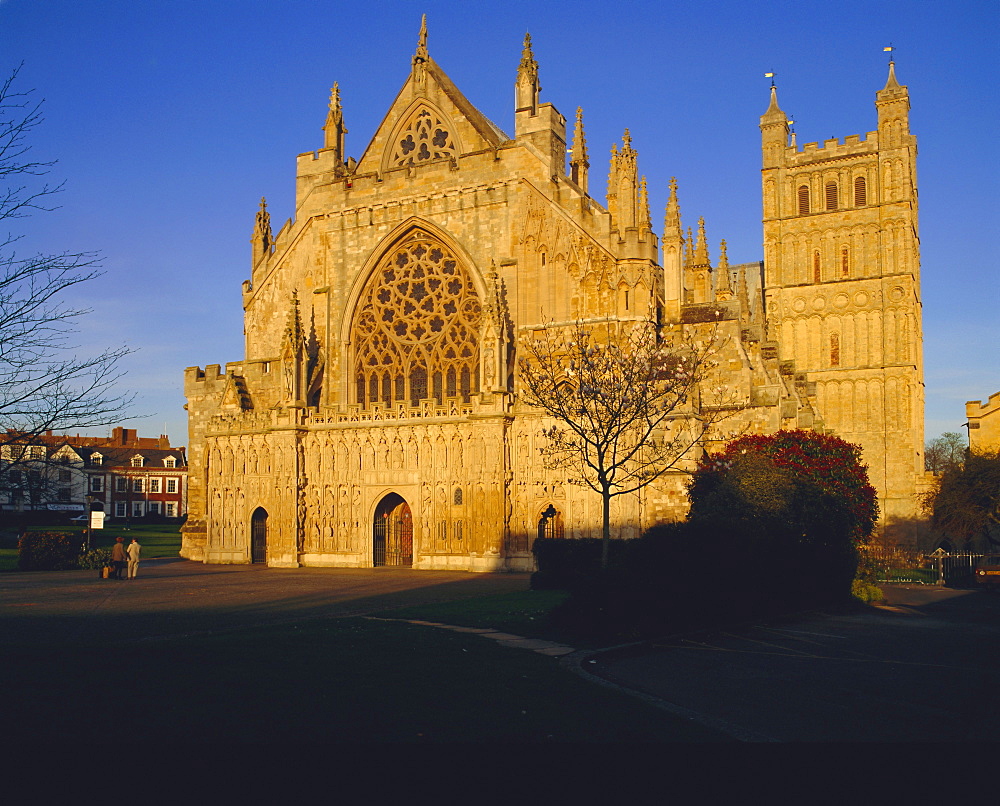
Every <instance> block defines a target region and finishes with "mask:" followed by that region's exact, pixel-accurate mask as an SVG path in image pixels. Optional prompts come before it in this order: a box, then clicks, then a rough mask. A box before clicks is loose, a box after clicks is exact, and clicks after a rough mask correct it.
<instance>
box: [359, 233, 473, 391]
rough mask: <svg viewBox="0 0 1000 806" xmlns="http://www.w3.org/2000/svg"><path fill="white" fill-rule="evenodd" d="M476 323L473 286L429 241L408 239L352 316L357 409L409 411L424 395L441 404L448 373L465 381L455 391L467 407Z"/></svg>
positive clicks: (424, 236) (390, 255)
mask: <svg viewBox="0 0 1000 806" xmlns="http://www.w3.org/2000/svg"><path fill="white" fill-rule="evenodd" d="M481 318H482V306H481V304H480V302H479V297H478V295H477V293H476V290H475V286H474V284H473V282H472V278H471V277H470V276H469V273H468V272H467V271H466V269H465V268H464V267H463V266H462V265H461V263H460V262H459V260H458V258H457V257H456V256H455V255H453V254H452V253H451V251H450V250H449V249H448V248H447V247H446V246H445V245H444V244H443V243H441V242H440V241H438V240H437V239H436V238H434V237H433V236H431V235H429V234H428V233H426V232H423V231H421V230H413V231H412V232H410V233H409V234H408V235H407V236H406V237H405V238H404V239H403V240H402V241H400V242H399V243H398V244H397V245H396V246H395V247H394V248H393V249H391V250H390V251H388V252H387V253H386V254H385V255H384V256H383V258H382V259H381V260H380V261H379V263H378V265H377V266H376V268H375V270H374V272H372V275H371V277H370V278H369V279H368V281H367V283H366V284H365V287H364V290H363V291H362V293H361V297H360V299H359V302H358V307H357V309H356V313H355V314H354V322H353V326H352V341H353V343H354V344H355V345H357V347H356V351H355V356H354V372H355V384H354V388H355V389H357V402H358V403H360V404H361V405H362V406H371V405H373V404H375V403H382V404H385V405H389V404H392V403H409V404H410V405H411V406H416V405H418V404H419V403H420V401H421V400H423V399H425V398H427V397H428V396H429V393H432V394H433V395H434V397H436V398H438V400H439V401H441V400H442V399H443V395H444V388H443V387H444V383H443V379H444V377H445V376H446V375H447V373H448V370H449V369H452V368H453V369H454V370H455V373H456V376H457V377H458V378H460V379H461V378H464V377H466V375H467V376H468V377H469V378H470V380H471V381H472V382H471V383H470V384H469V385H468V386H463V385H461V384H460V386H459V390H458V391H459V393H460V394H461V396H462V397H463V398H464V399H465V402H468V400H469V396H470V395H472V394H476V393H477V392H478V391H479V390H478V388H477V385H476V383H475V379H477V378H478V377H479V343H478V338H479V329H480V320H481ZM400 379H404V380H403V383H402V384H401V383H400ZM400 386H403V389H400ZM407 387H408V388H407ZM400 392H403V394H400ZM390 396H391V398H390Z"/></svg>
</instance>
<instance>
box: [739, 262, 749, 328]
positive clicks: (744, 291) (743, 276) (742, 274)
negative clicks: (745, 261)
mask: <svg viewBox="0 0 1000 806" xmlns="http://www.w3.org/2000/svg"><path fill="white" fill-rule="evenodd" d="M736 299H737V300H739V303H740V319H741V320H742V321H744V322H746V321H747V320H748V319H749V318H750V291H749V289H748V288H747V272H746V266H742V265H741V266H740V269H739V272H738V273H737V275H736Z"/></svg>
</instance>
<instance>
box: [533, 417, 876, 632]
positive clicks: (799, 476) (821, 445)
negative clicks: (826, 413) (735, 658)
mask: <svg viewBox="0 0 1000 806" xmlns="http://www.w3.org/2000/svg"><path fill="white" fill-rule="evenodd" d="M860 453H861V452H860V449H859V448H858V447H857V446H855V445H852V444H850V443H847V442H845V441H844V440H841V439H839V438H837V437H832V436H826V435H822V434H815V433H812V432H808V431H780V432H778V433H776V434H772V435H769V436H747V437H742V438H740V439H737V440H734V441H733V442H731V443H729V444H728V445H727V446H726V448H725V449H724V450H723V451H722V452H721V453H717V454H712V455H709V456H706V457H705V458H704V459H703V460H702V462H701V463H700V464H699V466H698V468H697V469H696V471H695V473H694V475H693V477H692V479H691V482H690V485H689V494H690V498H691V510H690V514H689V518H688V521H687V522H685V523H675V524H665V525H662V526H658V527H654V528H653V529H651V530H650V531H649V532H647V533H646V534H645V535H643V537H641V538H640V539H638V540H632V541H625V545H623V546H622V550H621V551H619V552H616V553H617V554H618V558H617V559H618V561H617V562H616V563H614V564H613V565H612V567H611V568H609V569H608V570H607V571H606V572H603V573H602V572H599V570H598V569H597V568H596V566H595V565H594V564H593V561H591V565H590V569H591V572H590V573H589V574H585V573H581V569H580V563H579V562H574V567H573V568H572V569H571V571H572V573H571V574H569V575H568V577H569V583H570V584H569V585H567V587H569V588H570V590H571V592H572V595H571V597H570V599H569V600H568V601H567V602H566V603H565V605H564V606H563V607H562V608H560V609H559V611H557V612H556V613H555V614H554V617H555V618H556V620H557V621H561V622H562V626H563V627H564V628H569V629H573V628H576V629H578V630H580V631H582V632H586V633H587V634H588V635H589V636H590V637H593V638H597V639H599V640H613V639H616V638H617V639H627V638H633V637H635V638H637V637H642V636H648V635H655V634H657V633H662V632H667V631H671V630H679V629H685V628H689V627H693V626H707V625H713V624H719V623H725V622H732V621H739V620H742V619H745V618H754V617H759V616H763V615H768V614H771V613H777V612H782V611H788V610H794V609H801V608H803V607H814V606H822V605H827V604H831V603H836V602H840V601H847V600H849V599H850V596H851V592H852V582H853V580H854V579H855V575H856V572H857V568H858V547H859V546H861V545H864V544H865V543H866V541H867V540H868V539H869V538H870V536H871V534H872V532H873V530H874V528H875V524H876V522H877V519H878V501H877V496H876V493H875V490H874V488H873V487H872V486H871V484H870V483H869V482H868V475H867V472H866V470H865V468H864V466H863V465H862V464H861V461H860ZM626 545H627V548H626ZM552 554H553V556H558V555H556V554H555V553H552ZM563 554H564V555H565V556H566V557H567V558H568V557H571V556H572V557H575V558H580V557H582V556H583V554H584V552H568V551H567V552H563ZM550 559H551V558H550ZM539 568H540V569H541V565H540V566H539ZM553 573H554V569H550V571H549V575H548V576H549V578H552V574H553Z"/></svg>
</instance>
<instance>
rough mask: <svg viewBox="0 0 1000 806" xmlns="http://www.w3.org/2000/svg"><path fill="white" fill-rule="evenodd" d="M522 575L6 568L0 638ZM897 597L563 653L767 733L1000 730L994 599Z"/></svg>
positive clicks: (847, 737)
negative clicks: (108, 574) (110, 575)
mask: <svg viewBox="0 0 1000 806" xmlns="http://www.w3.org/2000/svg"><path fill="white" fill-rule="evenodd" d="M527 588H528V575H527V574H470V573H467V572H462V571H455V572H449V571H413V570H411V569H397V568H357V569H354V568H297V569H280V568H268V567H266V566H263V565H232V566H225V565H204V564H202V563H195V562H190V561H185V560H180V559H170V560H153V561H146V562H144V563H143V564H142V566H141V568H140V575H139V578H138V579H136V580H123V581H115V580H101V579H98V578H97V574H96V572H93V571H63V572H55V573H39V572H35V573H26V574H22V573H8V574H0V646H3V645H7V646H8V647H11V646H16V645H22V646H27V645H32V644H36V643H38V644H52V643H61V642H76V641H79V642H85V643H93V642H97V643H100V642H102V641H107V640H111V641H114V642H120V641H148V640H157V639H161V638H173V637H178V636H182V635H199V634H206V633H212V632H216V631H229V630H239V629H248V628H253V627H257V626H261V625H264V624H282V623H294V622H300V621H302V620H304V619H312V618H336V617H346V616H357V615H367V614H371V613H377V612H384V611H387V610H392V609H394V608H400V607H408V606H411V605H418V604H424V603H430V602H443V601H454V600H458V599H462V598H465V597H474V596H483V595H491V594H500V593H506V592H511V591H521V590H526V589H527ZM886 590H887V594H888V599H889V602H888V604H887V605H886V606H883V607H878V608H857V609H855V610H853V611H851V612H841V613H808V614H803V615H799V616H796V617H789V618H785V619H776V620H771V621H768V622H767V623H757V624H750V625H746V626H744V627H741V628H737V629H729V630H719V631H715V632H709V633H699V634H691V635H684V636H675V637H672V638H669V639H665V640H662V641H653V642H646V643H643V644H640V645H635V646H631V647H624V648H617V649H614V650H611V651H605V652H599V653H593V652H577V653H574V655H572V656H569V661H568V662H569V663H570V664H571V665H575V666H576V667H577V668H578V669H579V670H581V671H582V672H583V673H584V674H585V675H586V676H590V677H592V678H594V679H599V680H600V681H602V682H604V683H606V684H610V685H615V686H618V687H621V688H623V689H625V690H627V691H629V692H631V693H634V694H636V695H637V696H640V697H643V698H644V699H646V700H647V701H648V702H650V703H651V704H653V705H656V706H658V707H661V708H664V709H666V710H668V711H672V712H673V713H676V714H679V715H681V716H683V717H685V718H687V719H690V720H693V721H696V722H699V723H701V724H703V725H705V726H708V727H710V728H712V729H714V730H716V731H718V732H719V734H720V737H723V736H724V737H727V738H736V739H739V740H743V741H761V742H811V741H823V742H857V741H870V742H877V741H880V742H885V741H895V742H898V741H935V742H942V741H996V740H998V739H1000V705H998V703H1000V698H998V697H997V692H998V691H1000V594H998V595H991V594H987V593H982V592H978V591H962V590H950V589H945V588H935V587H924V586H907V585H896V586H887V588H886Z"/></svg>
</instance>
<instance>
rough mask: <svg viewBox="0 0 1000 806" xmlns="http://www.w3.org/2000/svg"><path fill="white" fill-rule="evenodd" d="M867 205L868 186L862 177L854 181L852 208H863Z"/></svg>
mask: <svg viewBox="0 0 1000 806" xmlns="http://www.w3.org/2000/svg"><path fill="white" fill-rule="evenodd" d="M867 204H868V185H867V183H866V182H865V178H864V177H863V176H859V177H858V178H857V179H855V180H854V206H855V207H864V206H866V205H867Z"/></svg>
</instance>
